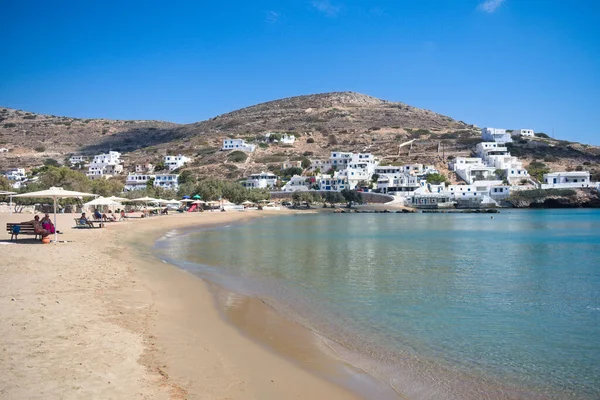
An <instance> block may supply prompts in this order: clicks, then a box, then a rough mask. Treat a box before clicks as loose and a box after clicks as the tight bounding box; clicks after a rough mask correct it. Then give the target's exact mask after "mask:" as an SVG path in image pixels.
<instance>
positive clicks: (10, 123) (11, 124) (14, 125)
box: [4, 122, 17, 128]
mask: <svg viewBox="0 0 600 400" xmlns="http://www.w3.org/2000/svg"><path fill="white" fill-rule="evenodd" d="M16 126H17V124H15V123H14V122H9V123H7V124H4V127H5V128H14V127H16Z"/></svg>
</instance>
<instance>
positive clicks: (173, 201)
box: [167, 199, 181, 204]
mask: <svg viewBox="0 0 600 400" xmlns="http://www.w3.org/2000/svg"><path fill="white" fill-rule="evenodd" d="M179 203H181V202H180V201H179V200H175V199H171V200H169V201H167V204H179Z"/></svg>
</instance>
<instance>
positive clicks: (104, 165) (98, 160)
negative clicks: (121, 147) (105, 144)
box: [87, 151, 123, 179]
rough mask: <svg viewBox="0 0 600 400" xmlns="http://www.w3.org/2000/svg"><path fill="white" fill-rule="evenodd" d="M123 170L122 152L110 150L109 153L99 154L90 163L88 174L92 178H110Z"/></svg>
mask: <svg viewBox="0 0 600 400" xmlns="http://www.w3.org/2000/svg"><path fill="white" fill-rule="evenodd" d="M121 172H123V165H121V153H119V152H117V151H110V152H108V153H107V154H98V155H96V156H94V159H93V160H92V162H91V163H90V165H89V168H88V173H87V176H88V178H90V179H98V178H108V177H110V176H114V175H118V174H120V173H121Z"/></svg>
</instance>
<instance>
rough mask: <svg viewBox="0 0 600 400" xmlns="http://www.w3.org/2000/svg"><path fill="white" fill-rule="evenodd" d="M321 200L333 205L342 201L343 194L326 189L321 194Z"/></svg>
mask: <svg viewBox="0 0 600 400" xmlns="http://www.w3.org/2000/svg"><path fill="white" fill-rule="evenodd" d="M323 200H324V201H325V202H326V203H329V204H331V206H332V207H333V205H334V204H336V203H343V202H344V200H345V199H344V196H342V194H341V193H340V192H329V191H328V192H327V193H325V195H324V196H323Z"/></svg>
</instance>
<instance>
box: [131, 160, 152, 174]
mask: <svg viewBox="0 0 600 400" xmlns="http://www.w3.org/2000/svg"><path fill="white" fill-rule="evenodd" d="M153 171H154V165H152V164H150V163H149V162H146V163H144V164H136V165H135V173H136V174H144V173H150V172H153Z"/></svg>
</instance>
